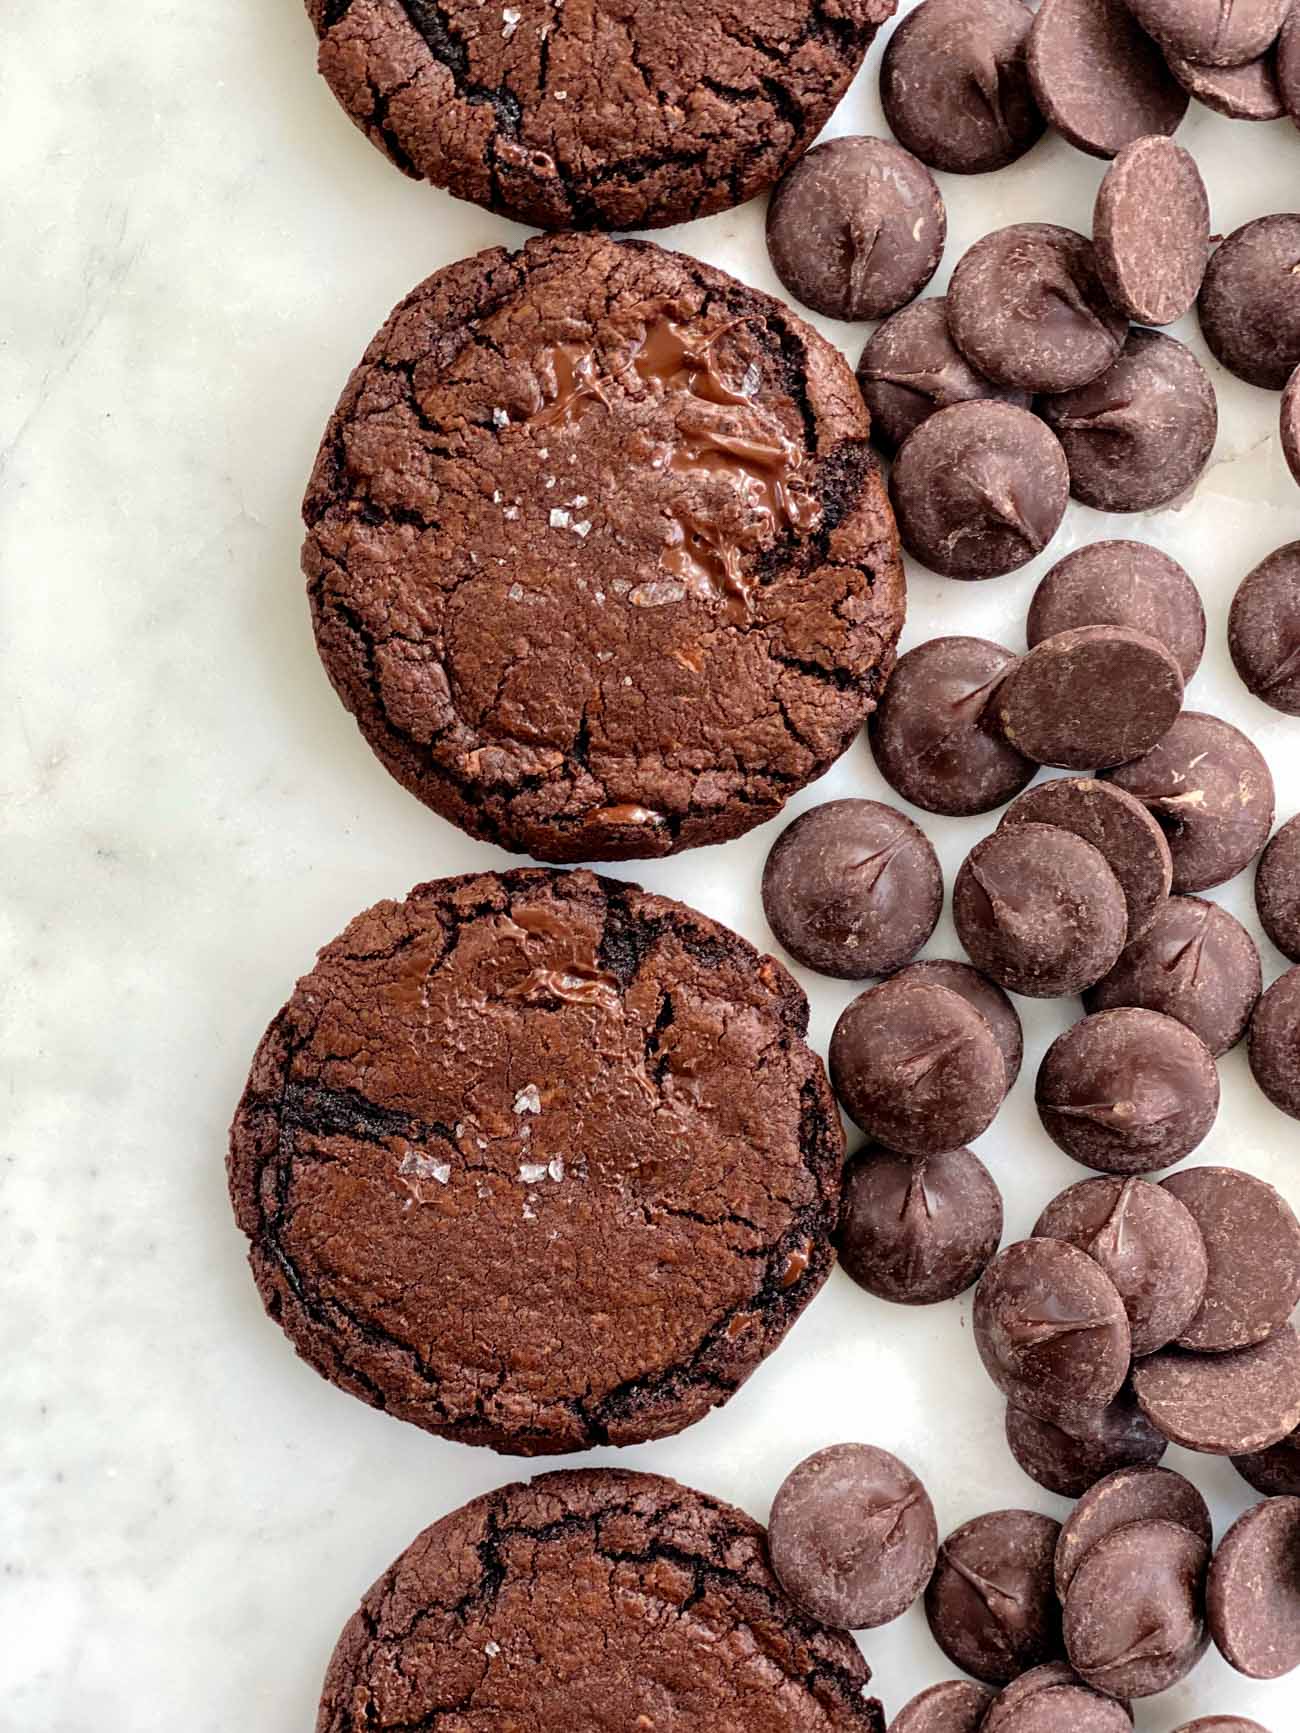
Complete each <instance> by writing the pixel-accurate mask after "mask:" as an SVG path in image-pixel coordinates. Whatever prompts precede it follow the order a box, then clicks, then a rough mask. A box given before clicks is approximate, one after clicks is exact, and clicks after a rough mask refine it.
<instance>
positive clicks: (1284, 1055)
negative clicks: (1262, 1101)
mask: <svg viewBox="0 0 1300 1733" xmlns="http://www.w3.org/2000/svg"><path fill="white" fill-rule="evenodd" d="M1247 1051H1248V1053H1249V1054H1250V1069H1251V1072H1252V1073H1253V1075H1254V1078H1255V1081H1256V1083H1258V1084H1259V1086H1260V1088H1261V1089H1262V1090H1263V1091H1264V1093H1265V1095H1267V1096H1268V1098H1269V1100H1270V1101H1271V1102H1272V1103H1273V1105H1274V1107H1276V1108H1279V1109H1280V1110H1281V1112H1283V1113H1286V1114H1289V1115H1290V1116H1291V1118H1292V1119H1300V969H1288V970H1287V972H1286V974H1285V975H1283V976H1281V977H1280V979H1278V980H1276V981H1274V983H1273V985H1272V986H1271V987H1270V988H1269V990H1268V992H1267V993H1265V994H1264V997H1263V998H1262V999H1261V1000H1260V1002H1259V1004H1258V1005H1256V1007H1255V1014H1254V1016H1253V1017H1252V1018H1251V1020H1250V1041H1249V1044H1248V1047H1247Z"/></svg>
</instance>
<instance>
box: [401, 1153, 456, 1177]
mask: <svg viewBox="0 0 1300 1733" xmlns="http://www.w3.org/2000/svg"><path fill="white" fill-rule="evenodd" d="M397 1171H398V1173H413V1174H414V1175H415V1177H416V1178H417V1179H436V1180H437V1182H438V1184H439V1185H446V1183H447V1181H448V1180H449V1179H450V1178H451V1163H450V1162H449V1161H436V1160H435V1159H434V1158H433V1156H431V1155H425V1153H424V1151H423V1150H419V1149H408V1150H407V1152H406V1154H405V1155H404V1156H403V1157H402V1159H401V1163H400V1164H399V1166H398V1169H397Z"/></svg>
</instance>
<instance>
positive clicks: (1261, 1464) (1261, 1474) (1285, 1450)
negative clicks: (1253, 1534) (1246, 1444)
mask: <svg viewBox="0 0 1300 1733" xmlns="http://www.w3.org/2000/svg"><path fill="white" fill-rule="evenodd" d="M1232 1466H1233V1467H1234V1468H1235V1469H1236V1471H1237V1473H1238V1474H1239V1475H1240V1476H1241V1478H1242V1479H1243V1480H1245V1481H1247V1482H1249V1484H1250V1485H1251V1486H1253V1487H1254V1488H1255V1490H1256V1492H1262V1493H1265V1494H1267V1496H1268V1497H1269V1498H1286V1497H1289V1498H1296V1497H1300V1432H1288V1433H1287V1435H1286V1437H1285V1438H1280V1439H1279V1440H1278V1442H1277V1443H1276V1444H1270V1445H1269V1446H1268V1447H1267V1449H1265V1450H1254V1451H1251V1452H1250V1453H1249V1454H1248V1455H1245V1456H1234V1457H1233V1459H1232Z"/></svg>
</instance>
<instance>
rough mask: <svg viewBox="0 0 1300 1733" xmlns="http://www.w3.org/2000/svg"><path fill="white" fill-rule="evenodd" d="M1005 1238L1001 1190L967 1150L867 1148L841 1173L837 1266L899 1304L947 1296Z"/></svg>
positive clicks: (976, 1274)
mask: <svg viewBox="0 0 1300 1733" xmlns="http://www.w3.org/2000/svg"><path fill="white" fill-rule="evenodd" d="M1001 1238H1002V1194H1001V1193H1000V1192H999V1190H998V1188H997V1186H996V1185H995V1184H994V1182H993V1178H992V1176H991V1175H990V1173H989V1171H988V1169H987V1168H986V1167H985V1166H984V1163H983V1162H982V1161H981V1160H980V1159H979V1157H978V1156H977V1155H973V1154H972V1153H971V1151H970V1150H969V1149H949V1150H945V1151H944V1152H943V1153H942V1154H939V1155H898V1154H896V1153H895V1152H894V1151H893V1150H888V1149H880V1148H878V1147H875V1146H873V1145H868V1146H867V1147H866V1148H865V1149H860V1150H859V1151H858V1153H857V1154H856V1155H855V1156H853V1157H852V1158H851V1159H850V1161H849V1163H848V1166H847V1167H846V1168H845V1171H844V1189H843V1192H842V1194H841V1199H840V1226H839V1239H838V1246H839V1256H840V1267H841V1268H842V1269H843V1270H844V1273H845V1274H846V1275H848V1276H851V1277H852V1278H853V1280H854V1281H855V1282H856V1283H857V1284H858V1286H859V1287H860V1288H865V1289H866V1290H867V1292H868V1293H869V1294H875V1295H877V1296H878V1297H879V1298H880V1299H882V1300H892V1301H894V1303H895V1304H897V1305H903V1306H928V1305H931V1304H933V1303H934V1302H935V1301H938V1300H951V1299H953V1298H955V1297H956V1295H958V1294H960V1293H964V1292H965V1290H966V1289H967V1288H969V1287H970V1285H971V1284H972V1282H975V1281H978V1280H979V1278H980V1276H981V1275H982V1274H983V1273H984V1269H985V1266H986V1265H987V1264H988V1261H989V1259H990V1258H991V1257H992V1256H993V1254H994V1252H996V1251H997V1249H998V1241H999V1240H1000V1239H1001Z"/></svg>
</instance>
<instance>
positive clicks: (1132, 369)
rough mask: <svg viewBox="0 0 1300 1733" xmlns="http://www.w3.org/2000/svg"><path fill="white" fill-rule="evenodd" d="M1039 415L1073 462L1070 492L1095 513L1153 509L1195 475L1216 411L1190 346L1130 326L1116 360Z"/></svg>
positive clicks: (1048, 401)
mask: <svg viewBox="0 0 1300 1733" xmlns="http://www.w3.org/2000/svg"><path fill="white" fill-rule="evenodd" d="M1039 407H1040V410H1041V413H1042V415H1043V417H1044V419H1045V420H1046V422H1047V424H1048V426H1049V427H1050V428H1052V430H1053V431H1054V432H1055V434H1056V436H1057V438H1058V439H1059V440H1060V442H1061V446H1062V448H1063V449H1064V452H1065V457H1066V462H1067V463H1068V464H1069V466H1070V492H1071V493H1072V494H1073V495H1074V497H1075V499H1077V500H1082V501H1083V503H1084V505H1090V506H1094V507H1095V508H1096V509H1097V510H1098V511H1152V510H1154V509H1155V507H1156V506H1161V505H1167V504H1168V503H1169V501H1170V500H1172V499H1177V497H1178V495H1179V494H1181V493H1184V492H1185V491H1186V490H1187V489H1188V488H1189V487H1191V486H1192V484H1193V483H1194V482H1195V481H1196V479H1197V477H1198V476H1199V475H1200V474H1201V472H1202V470H1203V469H1204V468H1205V466H1206V464H1207V463H1208V462H1209V461H1210V453H1211V451H1213V449H1214V441H1215V438H1216V436H1217V434H1218V430H1219V411H1218V405H1217V403H1216V400H1215V396H1214V387H1213V386H1212V385H1211V384H1210V380H1209V376H1208V375H1207V373H1206V371H1205V369H1204V368H1203V367H1202V366H1201V364H1200V362H1199V361H1198V360H1197V359H1196V357H1195V355H1193V354H1192V352H1191V350H1190V349H1188V348H1186V347H1185V346H1184V345H1183V344H1182V343H1179V342H1177V341H1176V340H1175V339H1174V338H1173V337H1167V336H1165V335H1164V333H1163V332H1161V331H1132V332H1130V334H1129V337H1128V341H1127V342H1126V343H1125V345H1124V349H1123V352H1122V354H1121V355H1120V357H1119V359H1118V361H1116V362H1115V363H1114V365H1113V366H1111V367H1108V368H1107V369H1106V371H1105V372H1104V373H1102V374H1099V375H1098V377H1097V378H1096V379H1092V380H1090V381H1089V382H1088V384H1087V385H1082V386H1080V387H1079V388H1078V390H1076V391H1067V392H1066V393H1065V394H1064V395H1063V396H1059V397H1047V398H1044V399H1043V401H1042V403H1041V404H1040V406H1039Z"/></svg>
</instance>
